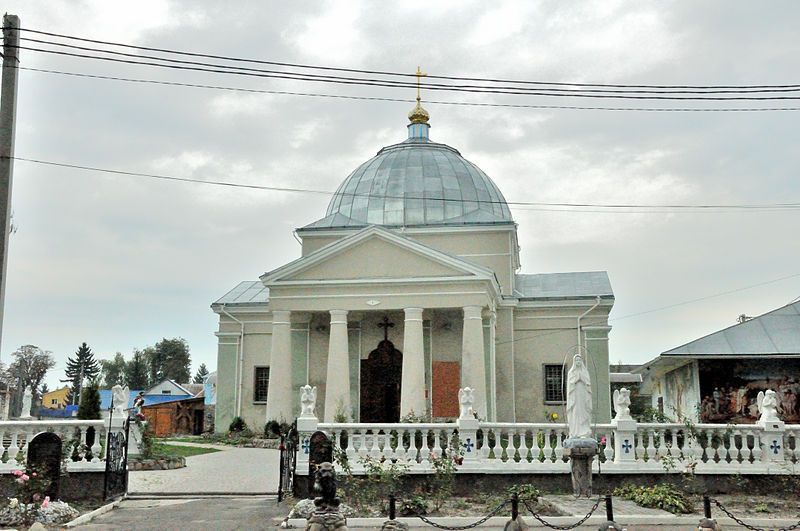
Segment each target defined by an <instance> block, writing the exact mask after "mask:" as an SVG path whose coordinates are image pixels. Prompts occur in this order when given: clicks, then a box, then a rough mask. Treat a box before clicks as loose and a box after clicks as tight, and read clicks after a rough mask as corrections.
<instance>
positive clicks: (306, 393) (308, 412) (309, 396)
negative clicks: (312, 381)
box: [300, 385, 317, 417]
mask: <svg viewBox="0 0 800 531" xmlns="http://www.w3.org/2000/svg"><path fill="white" fill-rule="evenodd" d="M316 405H317V388H316V387H311V386H310V385H304V386H303V387H301V388H300V416H301V417H313V416H314V408H315V407H316Z"/></svg>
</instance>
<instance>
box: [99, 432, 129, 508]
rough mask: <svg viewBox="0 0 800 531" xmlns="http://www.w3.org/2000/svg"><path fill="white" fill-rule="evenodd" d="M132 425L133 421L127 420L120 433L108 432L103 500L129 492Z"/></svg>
mask: <svg viewBox="0 0 800 531" xmlns="http://www.w3.org/2000/svg"><path fill="white" fill-rule="evenodd" d="M109 424H110V423H109ZM130 425H131V420H130V419H129V418H128V419H125V424H123V429H121V430H119V431H112V430H111V429H109V430H108V439H106V473H105V481H104V482H103V499H106V500H108V499H109V498H116V497H117V496H121V495H123V494H125V493H126V492H128V436H129V433H130Z"/></svg>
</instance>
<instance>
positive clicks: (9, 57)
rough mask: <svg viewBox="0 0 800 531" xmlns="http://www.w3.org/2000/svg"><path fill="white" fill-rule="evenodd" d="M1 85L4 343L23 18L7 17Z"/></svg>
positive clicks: (0, 306)
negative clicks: (20, 26)
mask: <svg viewBox="0 0 800 531" xmlns="http://www.w3.org/2000/svg"><path fill="white" fill-rule="evenodd" d="M0 83H2V86H0V233H2V234H0V238H2V241H0V253H2V254H0V342H1V341H2V338H3V316H4V311H3V310H4V307H5V301H6V271H7V270H8V238H9V236H10V235H11V232H10V231H11V183H12V181H13V174H14V136H15V129H16V117H17V87H18V85H19V17H18V16H17V15H4V16H3V76H2V81H1V82H0Z"/></svg>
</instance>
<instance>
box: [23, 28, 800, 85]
mask: <svg viewBox="0 0 800 531" xmlns="http://www.w3.org/2000/svg"><path fill="white" fill-rule="evenodd" d="M20 31H24V32H29V33H35V34H38V35H46V36H49V37H58V38H62V39H69V40H77V41H81V42H89V43H93V44H102V45H106V46H117V47H123V48H129V49H135V50H143V51H148V52H159V53H167V54H173V55H183V56H188V57H203V58H209V59H219V60H224V61H231V62H243V63H252V64H263V65H272V66H283V67H289V68H300V69H309V70H326V71H335V72H349V73H359V74H372V75H383V76H399V77H409V78H413V77H416V74H413V73H409V72H397V71H387V70H367V69H359V68H343V67H333V66H322V65H308V64H301V63H290V62H282V61H267V60H263V59H249V58H242V57H234V56H229V55H220V54H209V53H200V52H189V51H184V50H174V49H168V48H157V47H150V46H138V45H134V44H127V43H120V42H113V41H104V40H98V39H89V38H86V37H78V36H75V35H67V34H63V33H54V32H48V31H42V30H36V29H32V28H20ZM426 77H427V78H429V79H445V80H453V81H478V82H486V83H511V84H524V85H549V86H569V87H608V88H644V89H648V88H652V89H780V88H797V87H800V84H782V85H775V84H762V85H730V84H728V85H699V84H681V85H675V84H672V85H670V84H657V85H653V84H638V85H637V84H621V83H618V84H611V83H573V82H556V81H533V80H514V79H497V78H486V77H466V76H452V75H434V74H428V75H427V76H426Z"/></svg>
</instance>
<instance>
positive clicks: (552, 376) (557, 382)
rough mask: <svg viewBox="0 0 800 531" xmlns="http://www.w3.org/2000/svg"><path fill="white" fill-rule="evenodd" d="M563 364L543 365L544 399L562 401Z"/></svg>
mask: <svg viewBox="0 0 800 531" xmlns="http://www.w3.org/2000/svg"><path fill="white" fill-rule="evenodd" d="M564 382H565V379H564V366H563V365H545V366H544V401H545V402H564V394H565V393H564Z"/></svg>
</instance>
